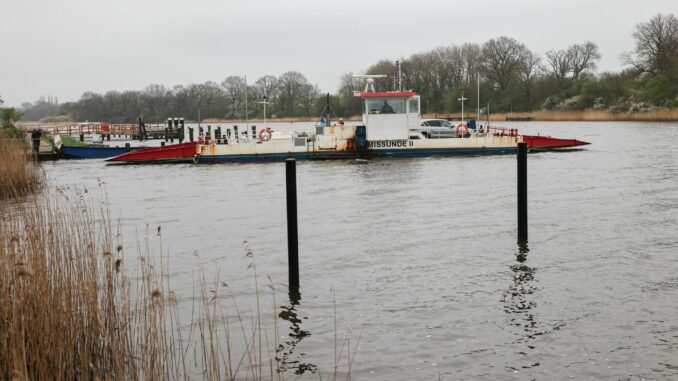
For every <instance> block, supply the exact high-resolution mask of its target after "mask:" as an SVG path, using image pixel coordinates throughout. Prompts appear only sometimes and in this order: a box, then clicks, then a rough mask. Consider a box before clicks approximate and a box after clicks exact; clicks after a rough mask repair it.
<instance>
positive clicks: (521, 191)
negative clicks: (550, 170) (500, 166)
mask: <svg viewBox="0 0 678 381" xmlns="http://www.w3.org/2000/svg"><path fill="white" fill-rule="evenodd" d="M517 163H518V171H517V174H518V242H527V143H518V157H517Z"/></svg>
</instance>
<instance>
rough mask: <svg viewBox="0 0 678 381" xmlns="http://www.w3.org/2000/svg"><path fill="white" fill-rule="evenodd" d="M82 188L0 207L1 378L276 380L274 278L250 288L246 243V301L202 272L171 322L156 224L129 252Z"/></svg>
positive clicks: (280, 370) (173, 300)
mask: <svg viewBox="0 0 678 381" xmlns="http://www.w3.org/2000/svg"><path fill="white" fill-rule="evenodd" d="M93 193H96V192H89V193H88V192H86V190H79V191H77V190H69V189H51V190H49V191H48V192H45V193H44V194H42V195H40V196H38V197H36V198H35V200H33V201H31V202H23V203H15V204H13V205H2V206H0V379H6V380H9V379H13V380H43V379H53V380H81V379H88V380H112V379H130V380H138V379H170V380H179V379H207V380H222V379H227V380H283V379H284V378H285V372H284V369H285V364H284V356H283V355H282V354H281V350H282V348H283V346H282V345H281V343H280V342H279V337H280V332H279V330H278V311H279V307H278V306H277V302H276V300H275V290H274V288H273V282H272V281H271V280H270V279H269V282H268V285H267V287H261V286H260V280H259V276H258V275H257V273H256V265H255V264H254V255H253V253H252V250H251V249H249V247H247V246H246V248H245V252H246V254H245V255H246V256H248V257H251V258H252V265H251V266H250V271H252V272H253V278H254V284H253V288H254V290H255V295H256V301H255V302H256V303H255V305H254V307H250V309H249V312H248V309H247V308H245V309H242V308H240V307H239V306H238V304H237V303H236V299H235V298H234V297H233V296H232V295H229V290H228V286H227V284H226V283H225V282H221V281H220V280H219V279H215V280H213V281H207V280H206V279H205V278H204V276H203V277H202V278H201V279H200V280H199V281H198V282H197V283H198V286H197V289H195V290H193V293H194V294H197V297H196V298H186V299H188V300H184V301H183V303H185V304H184V310H186V309H188V310H190V311H193V312H192V313H191V314H190V318H189V319H188V321H187V322H184V323H182V322H181V319H180V315H181V314H180V313H179V308H178V307H177V306H178V304H179V303H181V302H182V301H181V300H178V299H180V298H179V297H177V295H176V294H175V292H174V291H173V290H172V289H171V287H170V279H169V276H168V266H167V263H166V262H167V261H165V262H163V259H162V257H163V255H162V253H163V248H162V237H161V234H160V229H158V234H157V235H156V234H152V235H151V234H148V233H147V234H146V238H145V242H141V243H140V242H137V243H136V245H135V247H136V249H133V250H131V251H133V253H129V252H128V250H127V249H125V247H124V243H123V241H122V237H121V234H120V232H119V230H117V231H116V230H114V229H113V227H112V225H111V218H110V216H109V213H108V211H107V208H106V206H105V203H104V204H103V206H102V203H101V201H100V200H97V201H91V200H90V199H89V197H92V196H91V195H92V194H93ZM102 194H103V196H102V197H105V192H103V191H102ZM150 236H153V237H158V238H157V239H158V242H159V243H158V247H159V248H158V247H156V248H155V249H152V246H154V247H155V245H151V244H150V238H149V237H150ZM154 239H155V238H154ZM154 250H157V251H159V253H155V252H154ZM157 254H161V255H157ZM149 258H159V259H160V260H159V263H153V261H151V260H149ZM217 278H218V277H217ZM267 294H268V295H272V297H271V301H270V302H266V301H265V300H264V299H267V298H265V297H264V295H267ZM186 303H188V304H189V305H188V306H187V305H186ZM262 311H268V313H265V312H262ZM335 327H336V323H335ZM335 332H336V328H335ZM336 346H337V342H336V340H335V347H336ZM335 350H336V349H335ZM340 351H342V353H347V354H348V355H344V356H343V357H341V356H339V358H337V356H335V365H334V369H333V373H330V375H329V377H328V379H334V380H336V379H338V375H339V374H340V372H339V363H340V362H342V363H345V365H344V366H342V369H343V368H344V367H345V368H346V369H347V370H346V371H342V372H341V374H342V376H344V375H345V376H346V377H347V379H348V378H350V369H351V365H352V363H353V357H352V356H350V355H351V353H350V350H348V348H347V346H346V342H344V343H342V344H341V350H340ZM353 356H355V350H354V351H353ZM342 358H343V360H341V359H342ZM315 376H317V377H318V378H320V379H322V377H321V376H320V373H317V374H316V375H315Z"/></svg>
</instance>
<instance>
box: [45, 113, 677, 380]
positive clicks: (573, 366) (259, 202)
mask: <svg viewBox="0 0 678 381" xmlns="http://www.w3.org/2000/svg"><path fill="white" fill-rule="evenodd" d="M503 125H505V126H510V127H518V128H520V129H521V131H522V132H524V133H535V134H536V133H541V134H550V135H552V136H557V137H564V138H571V137H576V138H578V139H580V140H585V141H589V142H591V143H592V145H590V146H587V147H586V148H585V149H584V150H578V151H571V152H560V153H535V154H530V156H529V159H528V167H529V169H528V178H529V228H530V230H529V238H530V239H529V244H528V246H526V247H519V246H518V245H517V244H516V203H515V202H516V194H515V189H516V183H515V178H516V160H515V157H514V156H512V155H510V156H490V157H468V158H416V159H392V160H387V159H384V160H373V161H370V162H369V163H368V164H366V165H353V164H351V163H350V162H345V161H334V162H299V163H298V167H297V176H298V192H299V193H298V200H299V242H300V244H299V252H300V266H301V269H302V271H301V300H300V301H299V302H298V304H296V305H293V306H291V305H290V303H289V300H285V299H286V297H287V295H286V293H285V292H284V291H285V288H286V282H287V259H286V256H287V251H286V250H287V247H286V217H285V188H284V164H283V163H262V164H220V165H188V164H187V165H155V166H132V165H130V166H107V165H105V163H104V162H103V161H100V160H88V161H59V162H55V163H46V164H45V168H46V169H47V173H48V175H49V176H50V178H51V179H52V181H53V182H54V183H56V184H59V185H78V186H87V187H89V188H90V189H96V188H97V183H98V181H102V182H104V183H105V189H106V191H107V197H108V200H109V203H110V209H111V214H112V216H113V218H114V219H115V221H116V222H118V221H119V222H120V224H121V225H122V226H123V235H124V237H125V240H126V246H128V247H133V246H134V245H135V241H136V239H137V236H138V237H142V238H143V237H144V236H145V235H146V234H147V233H146V232H148V231H150V232H151V235H152V234H155V232H156V228H157V226H162V238H163V241H164V243H163V249H164V254H166V255H167V256H168V258H169V269H170V274H171V277H172V285H173V287H174V288H175V289H176V290H177V293H178V294H179V296H180V300H181V302H180V304H181V303H189V301H190V300H191V298H192V297H193V296H192V295H193V293H194V292H195V286H194V284H195V280H196V277H197V274H200V273H206V274H207V275H206V276H207V277H208V278H209V277H210V276H213V275H215V274H216V273H217V272H218V273H219V274H220V277H221V278H222V279H224V280H227V281H228V284H229V286H228V287H229V292H230V293H232V294H233V295H235V296H237V297H238V298H239V300H241V302H240V303H241V307H242V308H243V309H248V308H252V307H251V306H252V305H253V304H254V299H255V298H254V294H255V293H254V287H253V271H252V270H251V269H249V270H248V265H249V263H250V262H251V261H252V259H251V258H249V257H245V255H244V254H245V249H244V244H243V241H247V242H248V245H249V246H250V247H251V249H252V251H253V252H254V261H255V262H256V266H257V272H258V274H260V276H261V279H260V282H261V283H262V284H265V283H267V282H268V281H267V280H266V279H265V275H269V276H270V277H271V279H272V280H273V283H274V286H275V287H276V289H277V290H278V291H277V296H276V297H277V299H278V304H283V305H285V306H286V307H287V309H288V311H289V307H293V309H292V313H294V314H296V316H297V317H298V318H299V321H296V323H289V322H287V321H280V329H281V333H280V335H281V337H282V338H283V341H284V342H285V346H286V351H287V352H286V356H287V358H288V359H290V363H292V365H291V366H290V370H289V371H288V372H287V373H288V374H286V376H285V377H286V378H287V379H293V378H295V377H297V376H295V375H294V371H295V370H297V371H298V370H299V368H300V366H299V364H302V365H301V368H303V369H302V370H305V371H306V372H305V373H304V374H303V375H302V376H299V377H300V378H310V379H317V374H315V375H314V374H312V373H311V372H312V371H314V370H315V368H314V366H316V365H317V366H319V367H320V369H321V370H324V371H325V372H328V371H330V370H331V364H332V358H333V356H334V353H333V351H334V319H335V317H336V320H337V324H338V328H339V329H338V330H339V333H338V335H339V337H340V338H341V337H343V336H344V335H346V333H347V332H350V335H351V337H352V339H351V346H353V345H354V344H355V342H356V340H357V338H358V337H360V345H359V349H358V353H357V355H356V357H355V363H354V364H353V370H352V379H370V380H372V379H377V380H412V379H431V380H437V379H443V380H478V379H487V380H496V379H511V378H515V379H567V378H574V379H587V378H591V379H614V380H616V379H643V378H647V379H673V378H676V377H678V354H677V352H676V350H677V346H678V318H677V316H678V304H677V302H676V301H677V300H678V234H677V233H676V232H677V231H678V230H677V226H678V154H677V153H676V149H675V142H674V140H675V136H677V135H678V126H677V125H676V124H666V123H619V122H609V123H570V122H568V123H558V122H552V123H545V122H534V123H504V124H503ZM130 251H131V250H130ZM266 298H268V297H266ZM267 303H268V302H267ZM335 304H336V316H335V312H334V311H335ZM225 313H226V314H231V312H228V311H227V312H225ZM285 316H287V317H288V318H289V315H285ZM292 320H294V319H292ZM295 324H296V328H295ZM300 331H301V332H302V334H299V332H300ZM290 334H292V336H289V335H290ZM295 335H296V336H295ZM293 361H299V363H293ZM304 366H305V367H306V368H304Z"/></svg>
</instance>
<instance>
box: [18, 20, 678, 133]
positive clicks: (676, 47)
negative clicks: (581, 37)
mask: <svg viewBox="0 0 678 381" xmlns="http://www.w3.org/2000/svg"><path fill="white" fill-rule="evenodd" d="M631 35H632V37H633V39H634V41H635V49H634V50H633V51H632V52H629V53H626V54H624V55H623V56H622V57H620V59H621V60H622V62H623V64H624V65H625V67H626V68H625V69H624V70H622V71H621V72H618V73H610V72H606V73H596V71H595V70H596V68H597V64H598V62H599V60H600V58H601V55H600V52H599V48H598V46H597V45H596V44H595V43H594V42H591V41H583V42H579V43H575V44H572V45H570V46H567V47H562V48H560V49H553V50H550V51H548V52H545V54H544V55H543V56H542V55H540V54H539V53H537V52H534V51H532V50H530V49H529V48H528V47H527V46H526V45H525V44H523V43H521V42H519V41H517V40H515V39H513V38H510V37H505V36H502V37H498V38H493V39H491V40H489V41H486V42H485V43H482V44H476V43H466V44H462V45H449V46H442V47H438V48H435V49H433V50H430V51H427V52H421V53H416V54H412V55H410V56H409V57H404V58H401V59H400V60H399V61H400V63H401V71H402V87H403V88H404V89H411V90H413V91H416V92H417V93H419V94H420V95H421V108H422V109H421V111H422V113H448V112H458V111H459V109H460V103H459V102H458V101H457V98H459V95H460V93H461V91H465V96H466V97H467V98H468V103H467V106H466V107H467V110H469V111H475V105H476V103H477V102H476V96H477V95H476V87H477V85H478V83H479V84H480V97H481V99H480V101H481V107H483V108H484V107H487V106H490V108H491V111H492V112H509V111H514V112H522V111H533V110H542V109H544V110H572V109H589V108H592V109H608V110H610V111H612V112H618V111H639V110H644V109H651V108H657V107H660V108H661V107H665V108H674V107H678V19H677V18H676V17H675V16H674V15H673V14H668V15H663V14H658V15H656V16H654V17H653V18H652V19H650V20H648V21H644V22H640V23H638V24H637V25H636V26H635V28H634V29H633V31H632V33H631ZM366 73H367V74H386V75H387V76H388V77H387V78H380V79H377V80H376V87H377V89H378V90H382V91H385V90H392V89H395V88H396V87H397V85H396V79H397V78H398V68H397V66H396V64H395V62H393V61H392V60H381V61H378V62H376V63H374V64H373V65H371V66H370V67H369V68H368V69H367V71H366ZM362 81H363V80H362V79H356V78H354V77H353V73H351V72H349V73H345V74H343V75H342V76H341V78H340V85H339V88H338V89H337V91H336V93H335V94H334V95H332V105H333V108H334V110H335V112H336V113H337V114H338V115H339V116H345V117H346V116H351V115H358V114H360V113H361V104H360V100H359V98H357V97H354V96H353V93H354V91H360V90H361V89H362V88H363V87H364V82H362ZM264 98H265V100H266V101H268V102H270V104H269V106H268V108H267V110H268V112H267V113H268V114H269V116H271V117H316V116H318V115H319V113H320V112H321V110H322V108H323V106H324V104H325V97H324V96H323V95H321V94H320V90H319V88H318V86H317V85H316V84H312V83H310V82H309V80H308V79H307V78H306V77H305V76H304V75H303V74H301V73H299V72H296V71H289V72H286V73H284V74H282V75H280V76H273V75H265V76H263V77H261V78H259V79H257V80H256V81H255V82H254V83H253V84H249V83H248V82H247V81H246V80H245V78H244V77H240V76H229V77H227V78H225V79H224V80H223V81H221V82H219V83H217V82H212V81H208V82H205V83H202V84H190V85H186V86H182V85H178V86H174V87H171V88H170V87H166V86H164V85H160V84H152V85H149V86H147V87H146V88H145V89H144V90H142V91H122V92H120V91H108V92H106V93H104V94H97V93H93V92H86V93H84V94H83V95H82V97H81V98H80V100H78V101H76V102H66V103H61V104H59V103H58V101H57V100H56V98H47V99H45V98H42V99H40V100H38V101H36V102H35V103H33V104H24V105H22V112H23V113H24V119H26V120H38V119H41V118H45V117H52V118H53V117H54V116H57V119H58V118H62V119H70V120H78V121H84V120H90V121H104V120H106V121H111V122H130V121H134V120H136V119H137V118H138V117H139V116H143V117H144V119H145V120H147V121H155V122H160V121H163V120H165V119H166V118H167V117H171V116H184V117H185V118H188V119H192V120H197V119H198V117H200V118H202V119H205V118H227V119H243V118H245V115H246V109H247V116H249V117H250V118H253V117H262V116H263V108H262V107H261V104H260V102H262V101H263V100H264ZM245 99H247V101H246V100H245ZM246 105H247V106H246Z"/></svg>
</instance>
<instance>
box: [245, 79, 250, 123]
mask: <svg viewBox="0 0 678 381" xmlns="http://www.w3.org/2000/svg"><path fill="white" fill-rule="evenodd" d="M249 130H250V119H249V115H248V112H247V76H245V131H249Z"/></svg>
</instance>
